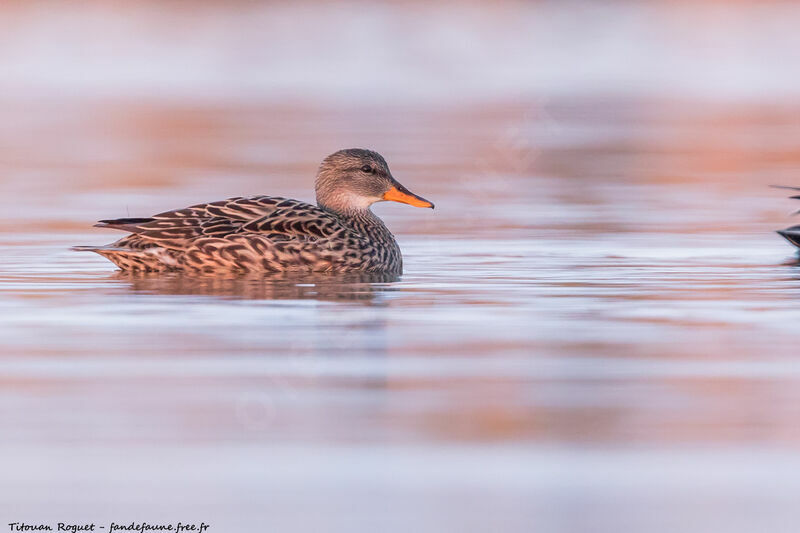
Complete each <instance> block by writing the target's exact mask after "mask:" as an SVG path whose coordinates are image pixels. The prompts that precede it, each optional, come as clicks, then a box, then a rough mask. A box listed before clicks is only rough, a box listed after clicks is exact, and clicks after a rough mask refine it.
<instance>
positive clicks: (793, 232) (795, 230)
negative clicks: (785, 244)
mask: <svg viewBox="0 0 800 533" xmlns="http://www.w3.org/2000/svg"><path fill="white" fill-rule="evenodd" d="M773 187H774V188H776V189H787V190H790V191H800V187H790V186H787V185H773ZM790 198H792V199H793V200H800V194H796V195H794V196H790ZM798 212H800V211H798ZM798 212H795V213H794V214H797V213H798ZM776 233H777V234H778V235H780V236H781V237H783V238H784V239H786V240H787V241H789V242H790V243H792V244H793V245H795V246H797V247H798V248H800V226H791V227H789V228H786V229H782V230H778V231H776Z"/></svg>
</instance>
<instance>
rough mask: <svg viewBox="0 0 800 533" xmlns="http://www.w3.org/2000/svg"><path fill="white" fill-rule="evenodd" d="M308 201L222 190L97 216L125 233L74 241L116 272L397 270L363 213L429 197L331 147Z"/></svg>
mask: <svg viewBox="0 0 800 533" xmlns="http://www.w3.org/2000/svg"><path fill="white" fill-rule="evenodd" d="M315 188H316V193H317V205H316V206H314V205H311V204H307V203H305V202H301V201H298V200H292V199H287V198H281V197H276V196H252V197H249V198H243V197H237V198H229V199H228V200H222V201H218V202H211V203H208V204H198V205H193V206H191V207H187V208H185V209H178V210H175V211H167V212H165V213H161V214H158V215H154V216H152V217H148V218H118V219H114V220H101V221H100V222H99V223H98V224H96V226H97V227H101V228H111V229H118V230H123V231H127V232H130V235H127V236H125V237H123V238H122V239H120V240H118V241H116V242H114V243H112V244H109V245H107V246H81V247H77V248H76V249H78V250H89V251H93V252H97V253H98V254H100V255H102V256H104V257H106V258H107V259H109V260H110V261H111V262H113V263H114V264H116V265H117V266H118V267H120V268H121V269H122V270H125V271H146V272H164V271H187V272H196V273H209V274H214V273H217V272H387V273H398V274H399V273H402V270H403V258H402V256H401V254H400V248H399V247H398V246H397V242H396V241H395V240H394V236H393V235H392V234H391V232H390V231H389V230H388V229H387V228H386V226H385V225H384V223H383V222H382V221H381V219H380V218H378V217H377V216H376V215H375V214H373V213H372V211H370V206H371V205H372V204H374V203H375V202H381V201H384V200H392V201H395V202H402V203H406V204H410V205H413V206H416V207H430V208H431V209H433V204H432V203H431V202H429V201H428V200H425V199H424V198H421V197H419V196H417V195H416V194H413V193H411V192H409V191H408V189H406V188H405V187H403V186H402V185H401V184H400V183H398V182H397V181H396V180H395V179H394V177H393V176H392V173H391V172H390V171H389V166H388V165H387V164H386V160H384V159H383V157H381V155H380V154H378V153H376V152H373V151H370V150H363V149H356V148H353V149H349V150H341V151H339V152H336V153H334V154H331V155H329V156H328V157H326V158H325V159H324V160H323V161H322V164H321V165H320V167H319V170H318V171H317V180H316V187H315Z"/></svg>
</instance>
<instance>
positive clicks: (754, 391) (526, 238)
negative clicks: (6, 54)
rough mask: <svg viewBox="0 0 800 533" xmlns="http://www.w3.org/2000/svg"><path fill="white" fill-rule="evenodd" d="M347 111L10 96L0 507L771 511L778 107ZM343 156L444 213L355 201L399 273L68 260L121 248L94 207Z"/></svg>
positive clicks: (136, 210)
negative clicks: (216, 275)
mask: <svg viewBox="0 0 800 533" xmlns="http://www.w3.org/2000/svg"><path fill="white" fill-rule="evenodd" d="M361 111H363V109H359V113H357V112H355V109H351V108H342V107H336V108H326V107H324V106H322V107H320V106H297V107H296V108H292V109H288V110H287V109H286V108H284V107H282V106H271V105H256V104H252V105H244V104H242V105H232V104H231V105H220V104H200V103H183V104H181V103H164V102H160V103H159V102H150V103H147V102H141V101H140V102H131V101H125V100H123V101H112V100H101V101H69V102H68V103H67V105H65V104H64V103H57V104H47V103H41V102H37V103H35V105H34V104H31V103H25V102H22V103H20V104H19V105H17V106H15V110H14V111H13V112H14V113H16V115H17V119H18V120H17V121H16V122H14V123H13V126H12V124H11V123H9V122H5V123H3V124H2V125H0V137H2V138H3V139H4V142H3V143H2V145H0V174H2V176H3V178H2V180H0V247H1V248H0V249H1V250H2V253H1V254H0V380H1V381H2V387H0V395H2V405H3V409H2V411H0V424H1V425H2V428H3V434H2V442H1V443H0V447H1V448H2V451H3V453H2V454H1V455H0V456H1V457H2V459H0V465H2V471H3V480H2V484H0V493H1V494H2V498H0V500H2V502H3V503H0V509H2V510H3V516H4V517H6V516H8V517H9V521H11V520H12V519H13V520H17V519H18V520H23V519H25V520H29V521H46V520H75V521H89V520H92V521H96V522H101V521H104V520H106V521H111V520H115V521H117V522H125V521H126V520H127V521H130V520H147V521H151V522H156V521H159V520H162V521H177V520H178V519H180V518H181V517H184V519H193V520H195V521H200V520H203V521H205V522H207V523H211V524H212V525H214V526H215V527H216V528H217V531H248V530H252V528H253V524H260V525H259V529H261V530H265V531H266V530H270V531H271V530H275V531H285V530H326V531H353V530H356V529H358V528H362V529H363V528H369V529H378V530H382V531H406V530H412V529H413V530H418V531H441V530H444V529H447V530H459V531H486V530H488V529H490V528H494V529H496V530H505V531H511V530H518V531H531V530H534V529H535V530H542V531H554V530H557V529H559V530H575V531H579V530H585V529H586V528H587V527H590V528H591V529H593V530H608V531H616V530H619V529H620V528H623V529H626V530H642V529H648V530H651V531H656V530H663V531H668V530H680V529H683V528H685V527H688V526H690V525H691V526H699V527H705V528H709V529H716V530H725V531H742V530H748V529H750V528H752V527H754V526H755V524H758V525H761V526H763V527H764V528H766V529H770V530H772V531H778V530H781V529H782V528H783V529H786V528H787V527H788V526H787V524H788V523H789V522H788V520H789V518H790V517H791V516H792V515H793V509H795V508H796V505H797V503H799V502H798V500H797V496H796V495H797V494H798V490H797V489H798V488H800V482H798V480H800V477H798V475H797V474H800V458H798V456H797V455H796V453H795V452H796V449H797V446H798V443H800V429H798V428H800V426H799V425H798V424H797V419H798V416H800V408H798V407H797V406H798V405H800V387H798V385H800V365H798V363H797V359H796V348H797V343H798V341H799V340H800V330H798V327H797V326H798V323H800V310H798V307H797V300H798V298H800V266H798V264H797V257H796V256H795V255H794V252H793V249H792V248H791V247H790V246H789V244H788V243H786V242H784V241H783V240H782V239H781V238H780V237H779V236H777V235H775V234H774V233H773V230H774V229H778V228H779V227H782V226H785V225H789V224H790V223H791V219H790V217H789V213H790V212H791V210H792V209H793V208H794V207H797V206H794V205H793V204H792V203H791V201H790V200H787V199H785V196H786V194H785V191H779V190H775V189H770V188H769V187H768V185H769V184H770V183H787V184H795V185H797V184H800V183H798V181H797V178H796V170H797V168H798V166H799V164H800V153H799V152H797V150H796V148H795V147H794V146H793V145H792V144H791V143H790V142H787V141H786V139H787V138H789V137H792V136H794V138H796V137H797V135H798V133H800V122H798V121H797V120H795V119H794V118H792V117H797V116H798V114H797V112H798V110H797V109H789V108H782V107H777V106H776V107H768V106H767V107H765V106H757V107H753V106H746V105H732V104H725V105H722V104H719V105H714V106H707V105H703V106H696V105H691V104H688V103H685V102H684V103H676V102H671V101H663V100H637V101H625V100H611V99H608V100H603V99H598V100H593V101H586V100H549V101H514V102H506V103H502V104H492V105H485V106H483V107H482V108H481V110H480V112H479V113H476V112H475V109H474V108H472V107H471V106H467V107H460V106H455V105H454V106H449V107H445V108H441V107H440V106H429V107H426V106H420V105H415V106H406V107H403V106H399V107H388V108H387V107H378V108H375V109H373V110H372V112H371V113H370V114H369V117H370V118H369V119H366V118H361V117H364V116H365V115H364V114H363V113H361ZM20 130H22V131H25V132H26V135H18V134H17V132H18V131H20ZM65 131H69V132H70V135H69V141H68V142H67V141H66V140H65V139H64V132H65ZM345 146H368V147H372V148H375V149H377V150H379V151H380V152H382V153H383V154H384V155H385V156H386V157H387V159H388V161H389V164H390V166H391V168H392V170H393V172H394V174H395V176H396V177H397V178H398V179H399V180H400V181H401V182H402V183H404V184H405V185H406V186H408V187H409V188H410V189H411V190H413V191H415V192H417V193H419V194H421V195H423V196H425V197H428V198H431V199H432V201H434V202H435V203H436V205H437V209H436V210H435V211H430V210H423V209H413V208H411V207H409V206H401V205H397V204H393V205H386V204H382V205H379V206H376V212H378V213H379V214H380V216H382V217H383V218H384V219H385V220H386V222H387V224H388V225H389V227H390V228H391V229H392V230H393V231H394V232H395V233H396V235H397V238H398V241H399V242H400V245H401V247H402V249H403V253H404V257H405V265H406V271H405V273H404V274H403V276H402V277H400V278H398V279H352V278H351V279H347V278H338V277H314V278H308V279H302V280H294V279H282V278H277V279H276V278H265V279H262V278H253V277H245V278H236V279H203V278H187V277H182V276H179V275H166V276H129V275H123V274H119V273H115V271H114V267H113V265H111V264H110V263H108V262H106V261H105V260H103V259H102V258H101V257H99V256H95V255H93V254H86V253H77V252H72V251H70V250H69V247H70V246H72V245H75V244H99V243H104V242H110V241H111V240H112V239H115V238H116V237H117V234H115V233H114V232H109V231H107V230H106V231H103V230H99V229H93V228H91V224H92V223H93V222H94V221H95V220H98V219H101V218H108V217H115V216H128V215H130V216H146V215H149V214H152V213H155V212H160V211H164V210H166V209H170V208H178V207H182V206H186V205H191V204H193V203H197V202H201V201H209V200H215V199H220V198H224V197H228V196H237V195H247V194H275V195H282V196H291V197H297V198H301V199H305V200H312V199H313V198H312V190H313V189H312V181H313V175H314V171H315V168H316V165H317V164H318V162H319V160H320V159H321V157H323V156H324V155H326V154H327V153H330V152H332V151H334V150H336V149H338V148H342V147H345ZM43 147H46V149H43ZM701 502H702V503H701ZM757 516H760V517H761V519H760V521H757V522H756V521H755V520H756V519H755V517H757ZM786 530H787V531H788V530H789V529H786Z"/></svg>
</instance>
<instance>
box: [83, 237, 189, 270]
mask: <svg viewBox="0 0 800 533" xmlns="http://www.w3.org/2000/svg"><path fill="white" fill-rule="evenodd" d="M71 249H72V250H75V251H76V252H94V253H96V254H100V255H102V256H103V257H105V258H106V259H108V260H109V261H111V262H112V263H114V264H115V265H117V266H118V267H119V268H120V269H121V270H125V271H131V272H167V271H170V270H175V268H176V266H177V259H176V257H175V255H174V253H172V252H170V250H167V249H165V248H160V247H154V248H145V249H143V250H133V249H131V248H120V247H118V246H115V245H114V244H109V245H106V246H73V247H72V248H71Z"/></svg>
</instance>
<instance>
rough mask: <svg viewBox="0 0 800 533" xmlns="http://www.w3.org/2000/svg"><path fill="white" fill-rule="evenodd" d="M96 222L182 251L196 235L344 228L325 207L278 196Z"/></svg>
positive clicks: (318, 234)
mask: <svg viewBox="0 0 800 533" xmlns="http://www.w3.org/2000/svg"><path fill="white" fill-rule="evenodd" d="M96 226H97V227H103V228H112V229H118V230H122V231H128V232H130V233H133V234H135V235H136V236H137V237H138V239H137V240H139V239H140V240H141V241H142V242H143V243H153V244H155V245H157V246H162V247H164V248H168V249H173V250H185V249H186V248H187V247H188V246H189V245H190V244H191V243H192V242H194V241H195V240H197V239H199V238H205V237H209V238H213V237H217V238H224V237H227V236H230V235H236V234H243V233H258V234H262V235H265V236H268V237H269V238H271V239H274V240H300V241H306V240H313V239H318V238H324V237H331V236H335V235H338V234H341V233H343V232H346V231H347V228H346V227H345V226H343V225H342V224H341V222H340V221H339V219H337V218H336V217H335V216H333V215H331V214H330V213H328V212H327V211H324V210H323V209H320V208H318V207H316V206H314V205H311V204H308V203H306V202H301V201H299V200H292V199H288V198H281V197H276V196H253V197H249V198H242V197H236V198H229V199H227V200H221V201H218V202H211V203H207V204H198V205H193V206H190V207H187V208H184V209H177V210H174V211H166V212H164V213H159V214H157V215H153V216H152V217H148V218H118V219H114V220H101V221H100V222H99V223H98V224H96Z"/></svg>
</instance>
